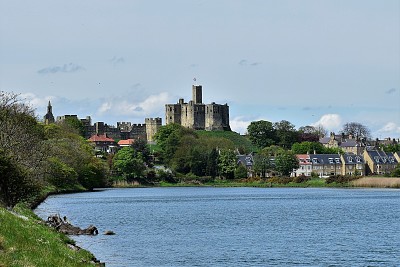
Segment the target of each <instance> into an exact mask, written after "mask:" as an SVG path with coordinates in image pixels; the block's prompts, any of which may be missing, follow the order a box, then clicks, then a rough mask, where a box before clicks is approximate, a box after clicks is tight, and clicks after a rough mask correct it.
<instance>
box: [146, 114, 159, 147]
mask: <svg viewBox="0 0 400 267" xmlns="http://www.w3.org/2000/svg"><path fill="white" fill-rule="evenodd" d="M145 123H146V135H147V142H148V143H150V142H154V135H155V134H156V133H157V131H158V129H160V127H161V118H145Z"/></svg>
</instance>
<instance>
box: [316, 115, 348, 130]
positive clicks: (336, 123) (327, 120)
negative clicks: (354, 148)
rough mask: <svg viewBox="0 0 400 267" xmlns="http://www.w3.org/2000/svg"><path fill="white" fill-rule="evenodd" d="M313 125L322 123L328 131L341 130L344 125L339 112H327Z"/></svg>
mask: <svg viewBox="0 0 400 267" xmlns="http://www.w3.org/2000/svg"><path fill="white" fill-rule="evenodd" d="M311 125H312V126H319V125H321V126H322V127H324V128H325V129H326V130H328V131H339V130H340V127H341V125H342V118H341V117H340V115H339V114H325V115H323V116H322V117H321V118H320V119H319V120H318V121H317V122H315V123H313V124H311Z"/></svg>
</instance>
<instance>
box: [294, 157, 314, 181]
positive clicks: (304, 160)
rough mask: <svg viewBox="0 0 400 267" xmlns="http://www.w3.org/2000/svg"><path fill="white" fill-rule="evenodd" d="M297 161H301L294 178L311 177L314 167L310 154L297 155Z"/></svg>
mask: <svg viewBox="0 0 400 267" xmlns="http://www.w3.org/2000/svg"><path fill="white" fill-rule="evenodd" d="M296 157H297V159H298V160H299V168H298V169H297V170H295V171H294V172H293V174H292V176H301V175H304V176H311V172H312V165H311V160H310V155H309V154H297V155H296Z"/></svg>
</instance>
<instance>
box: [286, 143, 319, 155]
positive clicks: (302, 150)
mask: <svg viewBox="0 0 400 267" xmlns="http://www.w3.org/2000/svg"><path fill="white" fill-rule="evenodd" d="M292 152H293V153H294V154H307V153H310V154H311V153H314V152H315V153H317V154H323V153H324V152H325V148H324V146H323V145H322V144H321V143H319V142H301V143H294V144H293V145H292Z"/></svg>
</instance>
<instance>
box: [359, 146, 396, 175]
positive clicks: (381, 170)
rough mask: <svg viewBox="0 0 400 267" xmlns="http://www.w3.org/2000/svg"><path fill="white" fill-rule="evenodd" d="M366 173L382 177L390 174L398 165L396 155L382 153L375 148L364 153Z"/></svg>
mask: <svg viewBox="0 0 400 267" xmlns="http://www.w3.org/2000/svg"><path fill="white" fill-rule="evenodd" d="M363 156H364V159H365V162H366V171H367V175H368V174H372V175H373V174H376V175H384V174H389V173H391V172H392V171H393V170H394V169H395V168H396V166H397V164H398V163H399V160H398V158H397V157H398V153H392V152H384V151H381V150H378V149H375V148H373V149H372V148H369V149H368V148H367V149H366V150H365V151H364V154H363ZM396 156H397V157H396Z"/></svg>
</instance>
